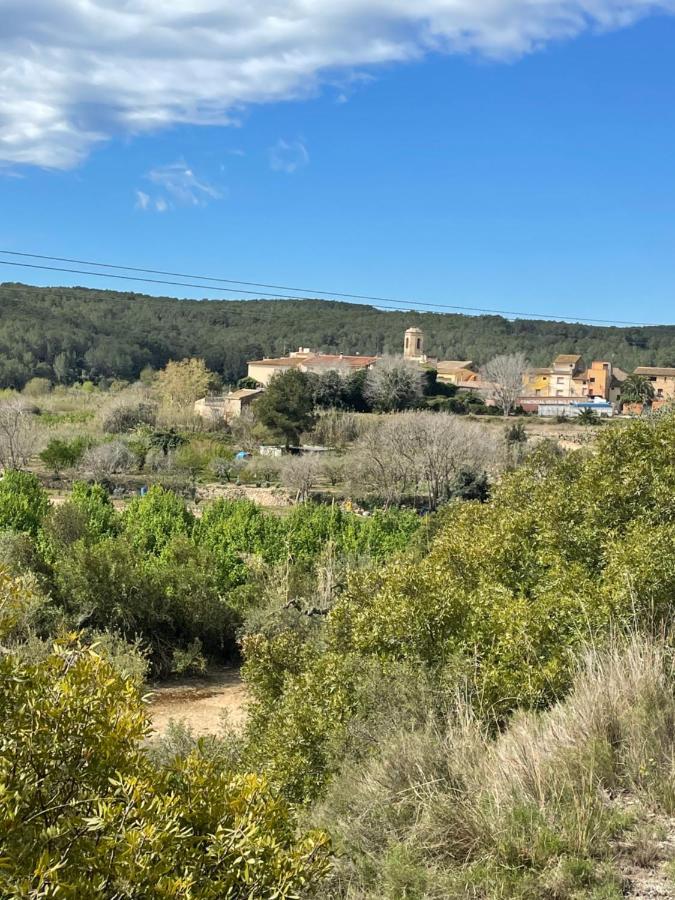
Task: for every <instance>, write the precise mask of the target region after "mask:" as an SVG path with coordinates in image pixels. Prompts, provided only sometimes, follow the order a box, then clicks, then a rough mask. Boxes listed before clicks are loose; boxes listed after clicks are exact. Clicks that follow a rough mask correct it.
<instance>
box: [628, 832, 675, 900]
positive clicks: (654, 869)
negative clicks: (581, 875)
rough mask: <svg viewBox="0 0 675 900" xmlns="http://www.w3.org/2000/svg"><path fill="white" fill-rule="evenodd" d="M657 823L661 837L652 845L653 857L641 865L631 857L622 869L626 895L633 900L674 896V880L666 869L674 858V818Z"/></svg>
mask: <svg viewBox="0 0 675 900" xmlns="http://www.w3.org/2000/svg"><path fill="white" fill-rule="evenodd" d="M658 824H659V826H661V827H662V829H663V838H662V839H661V840H659V841H658V842H657V843H656V845H655V847H654V858H653V859H652V860H651V861H649V862H648V863H647V864H643V865H638V864H637V863H636V862H635V860H634V859H633V860H631V861H630V863H629V864H628V865H627V866H625V867H624V868H623V869H622V874H623V875H624V878H625V880H626V887H627V890H626V896H627V897H632V898H633V900H657V898H670V900H674V898H675V881H674V880H673V878H672V876H670V875H669V873H668V871H667V866H668V864H669V863H672V861H673V860H674V859H675V819H663V820H662V819H659V820H658Z"/></svg>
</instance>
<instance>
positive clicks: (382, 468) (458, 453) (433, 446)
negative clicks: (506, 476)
mask: <svg viewBox="0 0 675 900" xmlns="http://www.w3.org/2000/svg"><path fill="white" fill-rule="evenodd" d="M497 457H498V447H497V441H496V439H495V437H494V436H493V434H492V432H491V431H489V430H488V429H486V428H485V427H484V426H482V425H480V424H478V423H476V422H470V421H466V420H465V419H462V418H460V417H458V416H451V415H447V414H445V413H432V412H407V413H402V414H400V415H397V416H388V417H387V418H384V419H382V420H381V422H379V423H378V425H377V426H376V427H375V428H373V429H372V430H371V431H369V432H368V433H367V434H365V435H364V436H363V438H362V439H361V440H360V441H359V443H358V445H357V447H356V451H355V454H354V458H353V462H352V482H353V483H354V484H355V486H356V487H357V488H359V487H360V488H361V489H363V490H365V491H366V492H368V493H375V494H376V495H378V496H379V497H381V498H382V499H383V500H384V502H385V504H386V505H391V504H395V503H400V502H401V500H402V499H403V498H404V497H406V496H414V497H424V498H425V500H426V502H427V503H428V505H429V508H430V509H436V508H437V506H438V504H439V503H441V502H442V501H443V500H444V499H446V498H447V497H448V496H449V495H450V493H451V490H452V485H453V483H454V480H455V478H456V476H457V474H458V472H459V471H460V470H469V471H474V472H482V471H484V470H486V469H491V468H493V467H494V465H495V460H496V459H497Z"/></svg>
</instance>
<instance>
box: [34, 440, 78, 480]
mask: <svg viewBox="0 0 675 900" xmlns="http://www.w3.org/2000/svg"><path fill="white" fill-rule="evenodd" d="M89 443H90V442H89V441H88V439H87V438H83V437H78V438H73V440H72V441H64V440H61V439H60V438H52V439H51V440H50V442H49V443H48V444H47V446H46V447H45V449H44V450H43V451H42V452H41V453H40V459H41V460H42V462H43V463H44V464H45V465H46V466H48V467H49V468H50V469H52V471H53V472H54V473H55V474H56V475H58V474H59V472H61V471H63V469H72V468H74V467H75V466H77V465H78V463H79V462H80V460H81V459H82V456H83V455H84V452H85V451H86V450H87V448H88V446H89Z"/></svg>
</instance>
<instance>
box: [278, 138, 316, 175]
mask: <svg viewBox="0 0 675 900" xmlns="http://www.w3.org/2000/svg"><path fill="white" fill-rule="evenodd" d="M268 154H269V160H270V169H272V171H274V172H285V173H286V174H287V175H292V174H293V172H297V171H298V169H302V168H304V166H306V165H307V163H308V162H309V153H308V152H307V148H306V147H305V145H304V144H303V142H302V141H285V140H283V138H280V139H279V140H278V141H277V142H276V144H275V145H274V146H273V147H270V148H269V150H268Z"/></svg>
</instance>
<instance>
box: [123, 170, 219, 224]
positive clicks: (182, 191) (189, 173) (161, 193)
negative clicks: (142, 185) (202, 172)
mask: <svg viewBox="0 0 675 900" xmlns="http://www.w3.org/2000/svg"><path fill="white" fill-rule="evenodd" d="M144 179H145V180H146V181H147V182H149V183H150V184H151V185H152V188H148V190H147V191H143V190H140V189H138V190H136V208H137V209H140V210H143V211H151V210H152V211H154V212H167V210H169V209H173V208H175V207H177V206H206V204H207V203H208V202H209V201H211V200H219V199H221V197H222V196H223V192H222V191H221V190H220V189H218V188H216V187H214V186H213V185H212V184H209V182H208V181H206V180H205V179H203V178H198V177H197V176H196V175H195V173H194V171H193V170H192V168H191V167H190V166H189V165H188V164H187V163H186V162H185V161H183V160H179V161H178V162H174V163H169V164H168V165H165V166H158V167H157V168H154V169H151V170H150V171H149V172H147V173H146V175H145V176H144Z"/></svg>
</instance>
